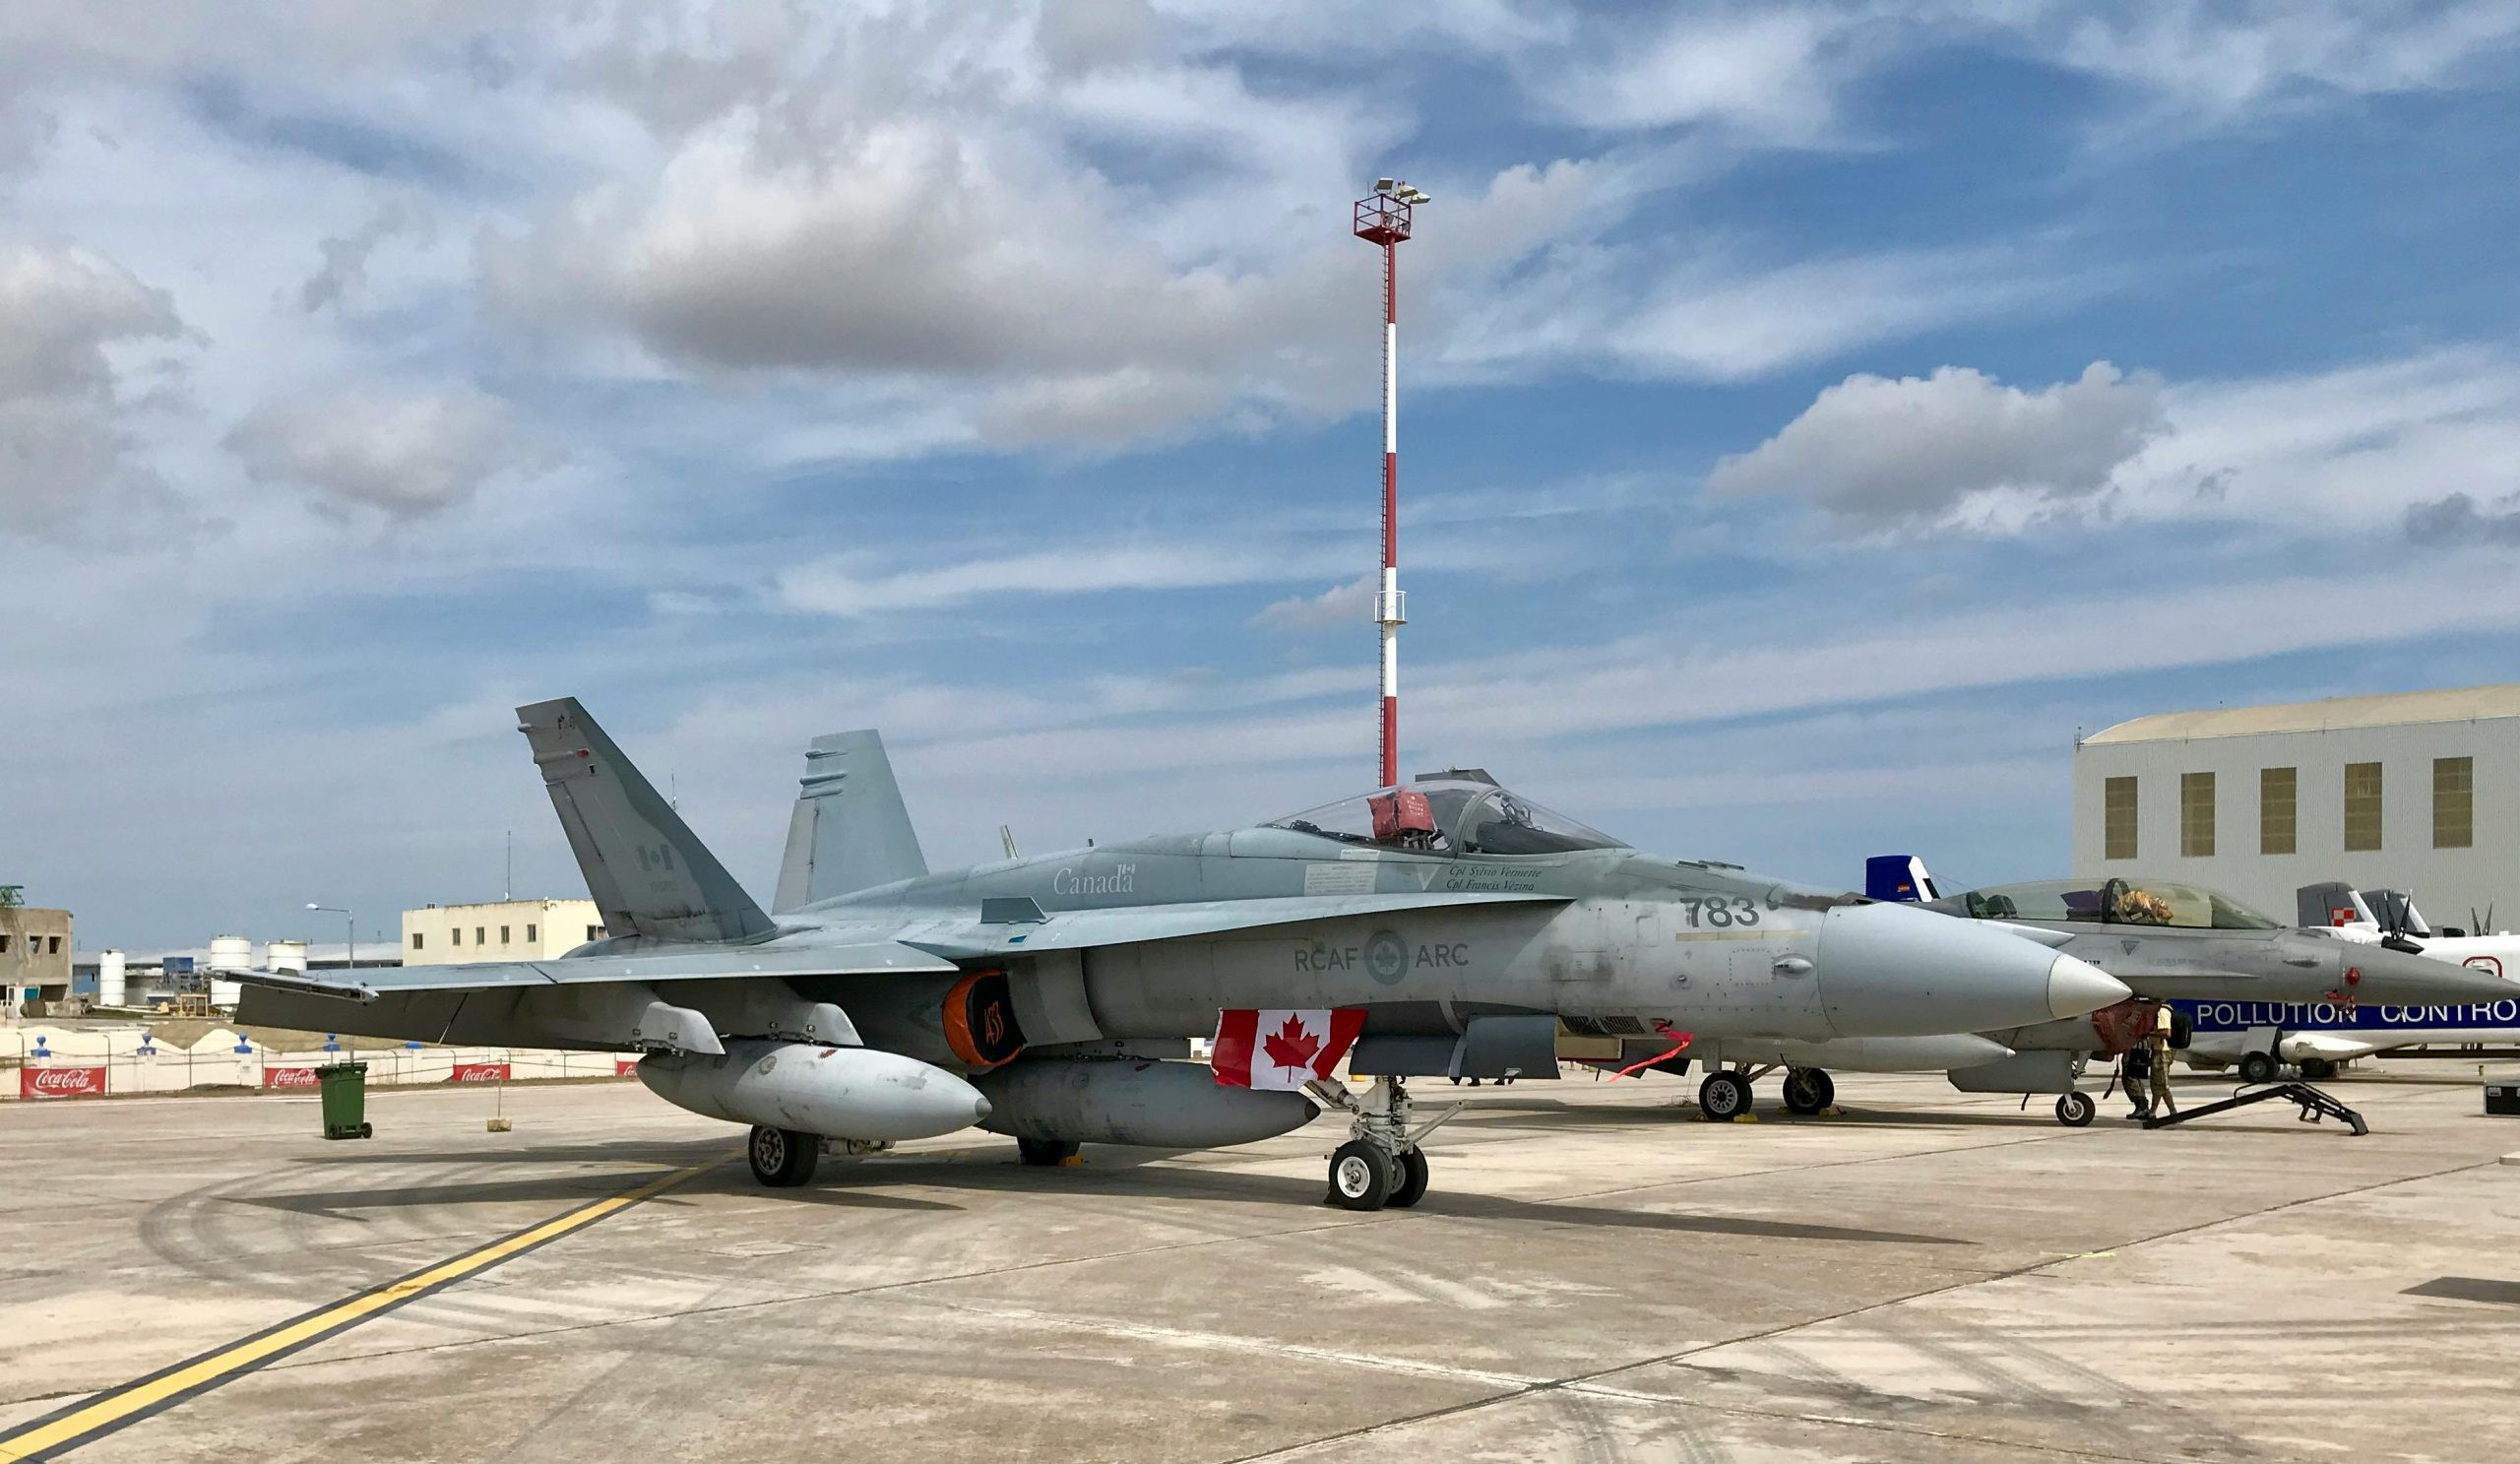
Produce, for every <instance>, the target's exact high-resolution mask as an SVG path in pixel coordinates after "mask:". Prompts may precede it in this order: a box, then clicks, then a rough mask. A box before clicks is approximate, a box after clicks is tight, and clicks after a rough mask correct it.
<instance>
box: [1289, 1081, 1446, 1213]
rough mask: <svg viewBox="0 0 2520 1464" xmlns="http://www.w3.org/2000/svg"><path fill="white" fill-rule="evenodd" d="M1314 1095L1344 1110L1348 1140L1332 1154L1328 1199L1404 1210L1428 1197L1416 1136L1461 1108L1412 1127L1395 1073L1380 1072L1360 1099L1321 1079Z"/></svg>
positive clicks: (1353, 1206) (1352, 1206)
mask: <svg viewBox="0 0 2520 1464" xmlns="http://www.w3.org/2000/svg"><path fill="white" fill-rule="evenodd" d="M1310 1091H1311V1092H1312V1094H1313V1096H1314V1097H1316V1098H1318V1099H1320V1100H1321V1101H1322V1102H1324V1103H1327V1104H1329V1105H1331V1106H1332V1107H1334V1108H1344V1109H1346V1110H1347V1111H1348V1114H1349V1117H1350V1119H1351V1127H1350V1134H1351V1137H1350V1138H1349V1140H1348V1142H1346V1143H1344V1144H1341V1145H1340V1146H1339V1148H1338V1150H1337V1151H1336V1152H1335V1153H1333V1154H1332V1155H1331V1156H1330V1193H1329V1195H1328V1199H1329V1201H1330V1203H1332V1204H1334V1205H1337V1206H1338V1207H1339V1208H1341V1209H1343V1210H1380V1209H1385V1208H1393V1207H1396V1208H1399V1209H1407V1208H1408V1207H1409V1206H1411V1205H1414V1204H1416V1203H1418V1201H1419V1200H1421V1199H1423V1198H1425V1197H1426V1178H1427V1165H1426V1151H1425V1150H1423V1149H1421V1148H1419V1147H1418V1140H1420V1139H1422V1138H1424V1137H1425V1136H1426V1135H1427V1134H1428V1133H1429V1132H1431V1131H1433V1129H1434V1127H1435V1124H1437V1123H1441V1122H1443V1121H1444V1119H1445V1118H1449V1117H1451V1116H1452V1115H1453V1114H1456V1113H1459V1112H1460V1110H1459V1109H1458V1108H1455V1109H1452V1110H1449V1111H1447V1112H1446V1113H1444V1114H1442V1115H1441V1116H1440V1117H1437V1118H1436V1119H1435V1120H1434V1122H1432V1123H1425V1124H1421V1125H1418V1127H1416V1128H1412V1127H1411V1126H1410V1105H1409V1090H1408V1089H1407V1088H1405V1087H1403V1086H1402V1085H1401V1082H1400V1080H1399V1079H1398V1078H1395V1077H1389V1076H1385V1077H1379V1078H1376V1079H1374V1085H1373V1087H1372V1088H1371V1089H1369V1090H1368V1091H1367V1092H1366V1094H1365V1096H1364V1098H1363V1099H1361V1100H1359V1099H1358V1098H1357V1097H1356V1095H1355V1094H1353V1093H1350V1092H1349V1091H1348V1090H1347V1089H1346V1088H1345V1087H1344V1086H1341V1085H1338V1084H1334V1083H1328V1082H1320V1083H1315V1084H1312V1085H1311V1089H1310Z"/></svg>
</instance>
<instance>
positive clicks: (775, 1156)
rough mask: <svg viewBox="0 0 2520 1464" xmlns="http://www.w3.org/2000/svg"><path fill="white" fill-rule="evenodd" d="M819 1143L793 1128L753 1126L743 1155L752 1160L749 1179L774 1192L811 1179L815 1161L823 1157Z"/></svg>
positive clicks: (818, 1140)
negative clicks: (765, 1185)
mask: <svg viewBox="0 0 2520 1464" xmlns="http://www.w3.org/2000/svg"><path fill="white" fill-rule="evenodd" d="M822 1152H823V1146H822V1140H820V1139H817V1138H815V1137H814V1136H813V1135H812V1134H810V1133H798V1132H797V1131H796V1130H794V1129H792V1128H765V1127H759V1126H756V1127H755V1128H754V1129H753V1131H752V1142H751V1143H749V1144H746V1145H745V1146H744V1156H745V1157H746V1158H747V1159H750V1160H751V1161H752V1177H753V1178H756V1179H759V1180H760V1181H761V1182H762V1183H764V1184H767V1185H769V1186H770V1187H771V1188H773V1189H793V1188H795V1187H796V1186H797V1185H799V1184H802V1183H804V1182H805V1181H806V1180H808V1179H811V1178H813V1177H814V1161H815V1160H816V1159H819V1158H821V1157H822Z"/></svg>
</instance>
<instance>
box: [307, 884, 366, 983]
mask: <svg viewBox="0 0 2520 1464" xmlns="http://www.w3.org/2000/svg"><path fill="white" fill-rule="evenodd" d="M306 908H307V909H309V910H320V911H323V912H324V913H326V914H327V915H338V916H340V917H341V918H342V936H343V940H342V965H343V967H344V968H345V969H347V970H355V969H357V966H358V917H357V916H355V915H352V914H351V913H350V912H349V910H348V908H347V907H346V906H341V905H318V904H316V903H315V902H314V901H312V900H309V901H307V902H306Z"/></svg>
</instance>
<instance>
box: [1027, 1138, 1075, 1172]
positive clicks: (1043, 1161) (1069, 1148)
mask: <svg viewBox="0 0 2520 1464" xmlns="http://www.w3.org/2000/svg"><path fill="white" fill-rule="evenodd" d="M1078 1148H1079V1145H1078V1144H1077V1142H1076V1140H1074V1139H1017V1140H1016V1141H1015V1152H1016V1154H1017V1156H1018V1157H1020V1158H1021V1159H1022V1160H1023V1161H1024V1162H1025V1163H1026V1164H1028V1165H1035V1166H1039V1167H1042V1168H1048V1167H1051V1166H1055V1165H1062V1164H1065V1163H1067V1162H1068V1161H1069V1160H1071V1159H1074V1158H1075V1157H1076V1151H1077V1149H1078Z"/></svg>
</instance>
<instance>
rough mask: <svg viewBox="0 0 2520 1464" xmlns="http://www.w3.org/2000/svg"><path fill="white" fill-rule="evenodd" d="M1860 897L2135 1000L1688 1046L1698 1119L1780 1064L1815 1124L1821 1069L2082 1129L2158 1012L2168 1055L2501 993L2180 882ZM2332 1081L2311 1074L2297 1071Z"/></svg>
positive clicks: (2124, 880)
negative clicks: (2193, 1035) (2236, 1014)
mask: <svg viewBox="0 0 2520 1464" xmlns="http://www.w3.org/2000/svg"><path fill="white" fill-rule="evenodd" d="M1865 889H1866V893H1868V894H1870V895H1871V896H1872V897H1874V898H1876V899H1879V900H1883V901H1896V902H1910V903H1915V904H1918V905H1919V906H1921V908H1922V909H1924V910H1928V911H1934V912H1938V913H1940V914H1943V915H1946V916H1951V917H1957V918H1958V920H1959V921H1962V922H1966V923H1974V924H1977V925H1979V926H1980V927H1982V928H1996V929H2003V930H2007V931H2010V932H2013V933H2016V934H2019V935H2022V936H2024V937H2025V938H2028V939H2033V940H2038V941H2041V942H2043V943H2045V944H2047V945H2048V946H2051V947H2053V948H2055V949H2057V950H2059V951H2061V952H2063V953H2065V954H2068V955H2073V956H2077V957H2079V958H2081V959H2082V960H2084V961H2086V962H2088V963H2089V964H2091V965H2092V966H2094V967H2097V968H2099V969H2101V970H2105V971H2107V972H2109V973H2110V975H2111V976H2113V977H2115V978H2117V979H2118V980H2119V981H2121V982H2124V983H2125V984H2126V985H2127V987H2129V988H2131V990H2132V991H2133V993H2134V995H2135V997H2136V998H2137V999H2135V1000H2131V1001H2128V1002H2124V1003H2120V1004H2118V1005H2115V1006H2111V1007H2108V1008H2104V1009H2102V1010H2099V1011H2095V1012H2093V1013H2091V1014H2089V1015H2088V1016H2079V1017H2075V1018H2072V1019H2060V1020H2054V1021H2047V1022H2040V1023H2032V1024H2026V1025H2023V1026H2019V1027H2010V1028H1981V1029H1979V1030H1978V1031H1976V1032H1974V1033H1952V1034H1946V1035H1943V1036H1941V1037H1933V1038H1922V1039H1916V1038H1910V1039H1899V1040H1889V1041H1882V1040H1874V1041H1870V1042H1863V1043H1836V1042H1830V1043H1818V1044H1812V1043H1799V1044H1776V1043H1749V1042H1739V1041H1733V1040H1726V1041H1722V1042H1719V1043H1714V1044H1704V1045H1699V1046H1698V1047H1696V1048H1693V1050H1692V1051H1693V1054H1694V1055H1696V1056H1698V1057H1699V1058H1700V1059H1701V1060H1704V1061H1705V1062H1707V1064H1708V1066H1709V1067H1710V1068H1711V1069H1714V1070H1712V1071H1710V1072H1709V1073H1708V1074H1707V1076H1706V1079H1705V1081H1704V1082H1703V1083H1702V1084H1701V1085H1700V1088H1699V1095H1698V1102H1699V1104H1700V1106H1701V1107H1702V1108H1703V1109H1704V1110H1705V1112H1706V1113H1707V1114H1709V1115H1710V1116H1719V1117H1730V1116H1733V1114H1738V1113H1740V1112H1741V1111H1743V1110H1744V1109H1746V1108H1747V1107H1748V1106H1749V1103H1750V1083H1751V1081H1752V1080H1754V1079H1755V1078H1757V1077H1759V1076H1762V1075H1763V1074H1764V1072H1765V1071H1768V1070H1772V1069H1773V1068H1775V1067H1779V1066H1781V1067H1783V1068H1785V1069H1786V1076H1785V1101H1786V1106H1787V1107H1788V1108H1789V1109H1792V1110H1794V1111H1795V1112H1797V1113H1817V1112H1819V1111H1820V1110H1821V1109H1824V1108H1826V1107H1828V1105H1829V1104H1830V1103H1831V1102H1832V1101H1833V1100H1834V1097H1835V1093H1836V1085H1835V1084H1834V1083H1833V1082H1832V1081H1831V1079H1830V1077H1829V1073H1828V1069H1829V1068H1832V1067H1835V1068H1837V1069H1839V1070H1841V1071H1865V1072H1917V1071H1934V1070H1941V1071H1944V1072H1946V1073H1948V1074H1949V1077H1950V1081H1951V1085H1952V1086H1953V1087H1954V1088H1957V1089H1959V1090H1960V1091H1962V1092H1964V1093H2038V1094H2048V1093H2053V1094H2056V1095H2057V1099H2056V1117H2057V1121H2059V1122H2062V1123H2065V1124H2068V1125H2071V1126H2075V1127H2080V1126H2081V1125H2083V1124H2086V1123H2089V1122H2090V1121H2091V1120H2092V1117H2093V1115H2094V1114H2095V1113H2096V1111H2097V1110H2096V1106H2095V1105H2094V1104H2093V1102H2092V1100H2091V1097H2090V1095H2089V1094H2086V1093H2083V1092H2081V1091H2079V1089H2078V1088H2077V1086H2076V1084H2077V1080H2078V1079H2079V1078H2080V1076H2081V1073H2082V1068H2083V1065H2084V1063H2085V1062H2086V1060H2087V1059H2088V1058H2090V1057H2092V1056H2095V1055H2101V1056H2115V1055H2118V1054H2121V1053H2123V1052H2124V1051H2125V1050H2127V1049H2128V1048H2129V1047H2130V1046H2132V1045H2133V1044H2134V1043H2136V1042H2137V1041H2140V1040H2141V1038H2142V1036H2143V1035H2144V1034H2146V1033H2149V1032H2150V1031H2151V1030H2152V1027H2153V1020H2154V1017H2153V1012H2154V1008H2155V1006H2156V1005H2157V1004H2161V1003H2167V1004H2169V1005H2170V1006H2171V1008H2172V1009H2173V1013H2175V1024H2176V1028H2177V1033H2178V1035H2177V1037H2176V1038H2175V1039H2174V1045H2175V1046H2178V1047H2181V1048H2184V1047H2185V1046H2186V1045H2187V1043H2188V1041H2189V1033H2190V1032H2191V1030H2193V1029H2194V1028H2195V1027H2196V1026H2197V1025H2198V1024H2199V1023H2200V1022H2204V1023H2206V1024H2208V1025H2212V1024H2215V1023H2220V1024H2221V1026H2222V1027H2224V1028H2228V1026H2229V1023H2230V1020H2231V1015H2230V1014H2231V1012H2233V1011H2238V1010H2243V1009H2245V1010H2252V1011H2259V1012H2263V1011H2267V1010H2273V1009H2281V1008H2284V1007H2287V1006H2299V1007H2303V1008H2308V1009H2310V1010H2311V1011H2312V1012H2315V1011H2317V1010H2321V1009H2324V1010H2328V1011H2331V1012H2333V1011H2337V1010H2350V1009H2352V1008H2354V1007H2356V1006H2361V1007H2362V1008H2363V1009H2365V1010H2376V1009H2383V1008H2385V1007H2397V1006H2407V1007H2416V1008H2424V1007H2427V1006H2431V1005H2438V1004H2443V1003H2480V1002H2481V1003H2488V1004H2489V1003H2492V1002H2494V1001H2496V1000H2503V1001H2508V999H2509V997H2510V995H2511V992H2512V989H2513V988H2512V987H2510V986H2509V985H2507V984H2505V983H2503V982H2502V981H2500V980H2499V979H2498V978H2497V977H2495V976H2494V975H2493V974H2491V973H2488V972H2479V971H2472V970H2466V969H2463V968H2461V967H2458V966H2454V965H2450V964H2448V963H2445V962H2441V961H2436V960H2431V959H2428V958H2426V957H2425V956H2423V955H2418V954H2412V953H2410V952H2408V951H2403V950H2395V949H2387V948H2383V947H2381V946H2377V945H2364V944H2357V943H2354V942H2351V941H2347V940H2340V939H2337V938H2335V937H2334V936H2333V935H2331V934H2330V933H2329V932H2327V931H2325V930H2303V929H2295V928H2292V927H2290V926H2287V925H2285V924H2284V923H2281V922H2279V921H2276V920H2274V919H2272V918H2270V917H2268V916H2264V915H2261V914H2259V913H2258V912H2256V911H2254V910H2251V909H2249V908H2248V907H2247V906H2245V905H2242V904H2241V903H2240V902H2238V901H2237V900H2235V899H2233V898H2232V897H2230V896H2229V895H2225V894H2221V893H2218V892H2216V891H2213V890H2208V889H2203V888H2200V887H2198V886H2195V885H2191V884H2186V883H2183V882H2176V881H2170V880H2157V879H2146V878H2139V877H2133V876H2113V877H2110V878H2107V879H2098V880H2088V879H2086V880H2073V879H2056V880H2047V881H2042V882H2038V883H2030V884H2010V885H1991V886H1988V887H1986V888H1984V889H1977V890H1970V891H1967V892H1965V893H1962V894H1955V895H1944V894H1943V893H1942V892H1941V889H1940V888H1939V887H1938V886H1937V885H1936V884H1935V883H1934V881H1933V877H1932V875H1931V874H1930V873H1928V872H1927V871H1926V870H1925V868H1924V865H1923V863H1922V861H1920V860H1918V859H1915V858H1914V857H1913V856H1909V855H1884V856H1881V857H1878V858H1876V859H1872V860H1870V861H1869V863H1868V864H1867V866H1866V870H1865ZM2307 1020H2309V1019H2308V1018H2307V1017H2305V1018H2304V1021H2307ZM2209 1046H2211V1044H2210V1043H2209ZM1639 1047H1640V1049H1641V1045H1639ZM1726 1063H1730V1064H1732V1066H1731V1068H1730V1070H1726V1069H1725V1066H1724V1064H1726ZM2332 1071H2333V1068H2332V1067H2314V1068H2312V1069H2311V1070H2310V1072H2309V1074H2308V1075H2309V1076H2313V1077H2319V1076H2326V1075H2327V1074H2328V1073H2329V1072H2332ZM2244 1075H2245V1076H2247V1077H2248V1078H2249V1080H2250V1081H2252V1082H2258V1081H2264V1080H2265V1079H2266V1078H2268V1077H2272V1076H2273V1075H2274V1073H2273V1069H2272V1066H2271V1065H2269V1066H2268V1067H2267V1070H2266V1071H2264V1072H2263V1073H2260V1072H2259V1071H2257V1070H2256V1068H2255V1067H2254V1066H2252V1068H2251V1069H2250V1070H2249V1071H2248V1072H2247V1073H2246V1074H2244Z"/></svg>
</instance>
